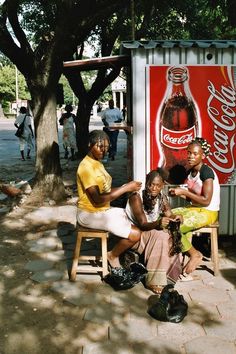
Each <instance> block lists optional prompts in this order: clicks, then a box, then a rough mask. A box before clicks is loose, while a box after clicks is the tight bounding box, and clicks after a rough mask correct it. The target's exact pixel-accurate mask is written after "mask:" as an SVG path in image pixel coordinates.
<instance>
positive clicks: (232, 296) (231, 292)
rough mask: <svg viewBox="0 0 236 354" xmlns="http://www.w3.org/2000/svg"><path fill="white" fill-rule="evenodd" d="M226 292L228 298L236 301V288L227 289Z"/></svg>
mask: <svg viewBox="0 0 236 354" xmlns="http://www.w3.org/2000/svg"><path fill="white" fill-rule="evenodd" d="M228 294H229V296H230V299H232V300H233V301H236V289H233V290H229V291H228Z"/></svg>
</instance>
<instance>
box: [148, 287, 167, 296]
mask: <svg viewBox="0 0 236 354" xmlns="http://www.w3.org/2000/svg"><path fill="white" fill-rule="evenodd" d="M146 288H147V289H148V290H151V291H152V292H153V293H154V294H157V295H161V292H162V290H163V288H164V286H162V285H148V286H147V287H146Z"/></svg>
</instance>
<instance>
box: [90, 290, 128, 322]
mask: <svg viewBox="0 0 236 354" xmlns="http://www.w3.org/2000/svg"><path fill="white" fill-rule="evenodd" d="M95 297H96V296H95ZM128 317H129V309H128V308H127V307H122V306H119V307H118V306H117V307H115V306H111V304H109V303H104V302H103V303H100V304H99V306H93V307H90V308H89V309H87V311H86V313H85V316H84V319H85V320H86V321H91V322H95V323H107V322H108V323H117V322H121V321H122V320H123V319H125V318H128Z"/></svg>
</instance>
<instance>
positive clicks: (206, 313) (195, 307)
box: [187, 301, 220, 324]
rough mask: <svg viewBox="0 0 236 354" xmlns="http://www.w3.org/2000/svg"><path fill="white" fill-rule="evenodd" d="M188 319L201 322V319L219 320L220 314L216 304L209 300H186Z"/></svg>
mask: <svg viewBox="0 0 236 354" xmlns="http://www.w3.org/2000/svg"><path fill="white" fill-rule="evenodd" d="M187 317H188V319H189V320H191V321H192V322H195V323H199V324H202V321H203V319H204V320H207V319H211V320H213V319H215V320H216V321H218V320H219V318H220V314H219V311H218V309H217V305H215V304H211V303H209V302H195V301H188V315H187Z"/></svg>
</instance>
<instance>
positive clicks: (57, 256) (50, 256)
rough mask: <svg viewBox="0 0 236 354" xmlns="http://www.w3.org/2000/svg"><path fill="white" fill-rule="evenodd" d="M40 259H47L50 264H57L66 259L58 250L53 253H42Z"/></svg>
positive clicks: (61, 251) (62, 252)
mask: <svg viewBox="0 0 236 354" xmlns="http://www.w3.org/2000/svg"><path fill="white" fill-rule="evenodd" d="M40 257H41V258H43V259H47V260H49V261H52V262H59V261H63V260H65V259H66V257H65V253H64V251H63V250H58V251H54V252H44V253H41V254H40Z"/></svg>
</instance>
